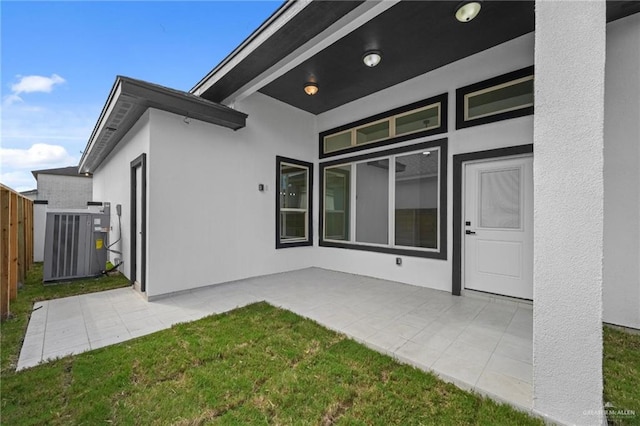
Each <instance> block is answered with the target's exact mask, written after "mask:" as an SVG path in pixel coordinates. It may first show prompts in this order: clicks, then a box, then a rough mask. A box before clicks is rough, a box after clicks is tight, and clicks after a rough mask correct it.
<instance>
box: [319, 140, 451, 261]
mask: <svg viewBox="0 0 640 426" xmlns="http://www.w3.org/2000/svg"><path fill="white" fill-rule="evenodd" d="M320 168H321V169H320V175H321V194H320V199H321V203H322V206H321V233H320V245H322V246H329V247H341V248H352V249H358V250H368V251H380V252H386V253H398V254H407V255H414V256H421V257H434V258H446V230H445V228H446V225H445V224H446V139H443V140H439V141H434V142H425V143H421V144H416V145H412V146H408V147H402V148H396V149H393V150H388V151H383V152H377V153H371V154H367V155H361V156H358V157H353V158H350V159H348V160H336V161H332V162H327V163H323V164H321V165H320Z"/></svg>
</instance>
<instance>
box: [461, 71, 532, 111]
mask: <svg viewBox="0 0 640 426" xmlns="http://www.w3.org/2000/svg"><path fill="white" fill-rule="evenodd" d="M466 100H467V111H465V115H466V117H465V119H466V120H471V119H475V118H480V117H485V116H488V115H494V114H499V113H502V112H507V111H513V110H516V109H520V108H526V107H529V106H532V105H533V76H531V77H525V78H524V79H519V80H515V82H509V83H506V84H504V85H500V86H495V87H490V88H488V89H484V90H481V91H478V92H475V93H470V94H468V95H466Z"/></svg>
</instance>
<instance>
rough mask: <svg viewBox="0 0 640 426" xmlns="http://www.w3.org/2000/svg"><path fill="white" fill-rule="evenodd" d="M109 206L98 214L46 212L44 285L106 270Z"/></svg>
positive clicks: (104, 207) (95, 274)
mask: <svg viewBox="0 0 640 426" xmlns="http://www.w3.org/2000/svg"><path fill="white" fill-rule="evenodd" d="M109 219H110V203H104V204H103V207H102V210H101V211H99V212H90V211H88V212H84V211H78V210H75V211H54V212H47V222H46V228H45V240H44V274H43V275H44V279H43V281H44V282H45V283H47V282H55V281H66V280H72V279H75V278H86V277H93V276H98V275H100V274H101V273H102V271H104V270H105V267H106V262H107V247H108V237H109Z"/></svg>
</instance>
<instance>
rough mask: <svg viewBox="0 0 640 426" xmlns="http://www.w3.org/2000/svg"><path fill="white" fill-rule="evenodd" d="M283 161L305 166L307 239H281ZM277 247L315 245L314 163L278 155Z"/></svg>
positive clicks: (276, 190)
mask: <svg viewBox="0 0 640 426" xmlns="http://www.w3.org/2000/svg"><path fill="white" fill-rule="evenodd" d="M282 163H286V164H293V165H296V166H300V167H305V168H307V170H308V173H307V239H306V240H305V241H292V242H283V241H281V239H280V171H281V168H282ZM274 192H275V194H276V249H282V248H290V247H305V246H312V245H313V163H310V162H307V161H302V160H296V159H294V158H289V157H283V156H280V155H278V156H276V185H275V191H274Z"/></svg>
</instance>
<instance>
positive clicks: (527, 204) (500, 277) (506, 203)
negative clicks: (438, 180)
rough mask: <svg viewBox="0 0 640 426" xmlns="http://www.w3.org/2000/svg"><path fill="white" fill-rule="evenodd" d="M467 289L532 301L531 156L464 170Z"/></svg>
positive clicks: (473, 166)
mask: <svg viewBox="0 0 640 426" xmlns="http://www.w3.org/2000/svg"><path fill="white" fill-rule="evenodd" d="M464 174H465V186H464V191H465V192H464V203H465V205H464V218H463V220H464V224H463V225H464V226H463V229H464V232H465V233H464V288H466V289H471V290H479V291H484V292H488V293H495V294H501V295H505V296H512V297H519V298H522V299H530V300H532V299H533V157H531V156H528V157H515V158H514V157H511V158H505V159H496V160H491V161H483V162H476V163H467V164H466V165H465V168H464Z"/></svg>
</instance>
